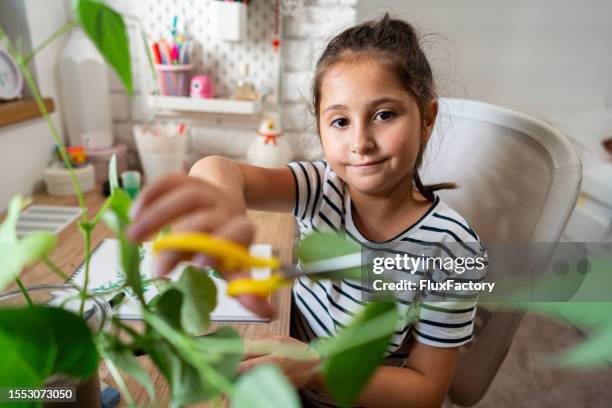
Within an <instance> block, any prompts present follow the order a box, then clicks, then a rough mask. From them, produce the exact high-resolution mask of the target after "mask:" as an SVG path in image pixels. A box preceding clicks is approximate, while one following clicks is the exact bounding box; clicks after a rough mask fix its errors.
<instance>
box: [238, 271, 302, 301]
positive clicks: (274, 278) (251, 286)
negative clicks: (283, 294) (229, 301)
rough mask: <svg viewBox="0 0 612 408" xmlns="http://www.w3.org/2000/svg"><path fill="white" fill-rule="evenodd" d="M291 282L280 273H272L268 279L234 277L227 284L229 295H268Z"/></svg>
mask: <svg viewBox="0 0 612 408" xmlns="http://www.w3.org/2000/svg"><path fill="white" fill-rule="evenodd" d="M290 282H291V281H290V280H287V279H285V277H283V275H281V274H279V273H275V274H272V275H270V277H269V278H266V279H258V280H254V279H250V278H240V279H234V280H233V281H231V282H229V283H228V284H227V294H228V295H229V296H239V295H260V296H262V297H267V296H268V295H269V294H270V293H271V292H273V291H275V290H276V289H278V288H280V287H281V286H283V285H285V284H288V283H290Z"/></svg>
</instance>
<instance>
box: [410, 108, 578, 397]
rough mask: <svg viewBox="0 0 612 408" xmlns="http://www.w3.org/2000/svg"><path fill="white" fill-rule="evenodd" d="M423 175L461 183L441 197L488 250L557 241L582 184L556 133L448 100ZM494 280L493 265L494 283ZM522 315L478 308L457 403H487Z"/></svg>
mask: <svg viewBox="0 0 612 408" xmlns="http://www.w3.org/2000/svg"><path fill="white" fill-rule="evenodd" d="M421 172H422V178H423V180H424V184H430V183H436V182H455V183H457V184H458V188H457V189H455V190H444V191H441V192H439V194H440V196H441V197H442V199H443V200H445V201H446V202H447V203H449V204H450V205H451V206H452V207H453V208H455V209H456V210H457V211H458V212H459V213H460V214H461V215H462V216H463V217H464V218H465V219H466V220H467V221H468V222H469V224H470V225H471V226H472V227H473V228H474V229H475V231H476V232H477V233H478V234H479V235H480V237H481V238H482V239H483V240H484V242H485V243H486V242H496V243H512V242H515V243H516V242H523V243H526V242H558V241H559V239H560V237H561V233H562V232H563V229H564V228H565V225H566V223H567V220H568V218H569V216H570V214H571V212H572V209H573V208H574V205H575V203H576V199H577V197H578V193H579V191H580V183H581V179H582V166H581V163H580V160H579V158H578V156H577V154H576V152H575V151H574V149H573V147H572V145H571V144H570V143H569V142H568V141H567V139H566V138H565V137H564V136H563V135H562V134H561V133H560V132H559V131H558V130H556V129H555V128H553V127H552V126H549V125H548V124H546V123H544V122H542V121H539V120H536V119H534V118H531V117H529V116H527V115H523V114H520V113H518V112H514V111H511V110H508V109H504V108H501V107H498V106H494V105H491V104H487V103H482V102H476V101H469V100H459V99H446V98H441V100H440V113H439V120H438V122H437V123H436V128H435V130H434V134H433V135H432V139H431V141H430V145H429V146H428V150H427V153H426V156H425V161H424V166H423V169H422V171H421ZM495 273H496V268H495V265H490V267H489V271H488V274H489V276H491V277H494V276H495ZM498 273H499V271H498ZM523 314H524V313H523V312H521V311H498V310H489V309H487V308H486V307H479V308H478V312H477V319H476V322H480V324H479V323H477V327H476V329H475V338H474V340H473V341H472V342H471V343H470V345H469V346H467V347H465V348H464V349H463V350H461V353H460V357H459V361H458V364H457V368H456V372H455V376H454V379H453V383H452V385H451V388H450V392H449V396H450V399H451V400H452V402H453V403H454V404H458V405H462V406H471V405H474V404H476V403H477V402H478V401H479V400H480V399H481V398H482V396H483V395H484V393H485V392H486V390H487V389H488V387H489V385H490V384H491V381H492V380H493V378H494V377H495V374H496V373H497V370H498V369H499V366H500V365H501V363H502V362H503V360H504V358H505V356H506V354H507V352H508V350H509V348H510V344H511V342H512V339H513V337H514V334H515V332H516V330H517V328H518V325H519V323H520V321H521V319H522V317H523Z"/></svg>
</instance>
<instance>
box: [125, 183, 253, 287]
mask: <svg viewBox="0 0 612 408" xmlns="http://www.w3.org/2000/svg"><path fill="white" fill-rule="evenodd" d="M235 201H236V200H232V197H227V196H226V194H225V193H224V192H223V191H221V190H220V189H219V188H218V187H216V186H214V185H212V184H211V183H208V182H206V181H204V180H201V179H199V178H196V177H189V176H187V175H186V174H183V173H177V174H171V175H168V176H165V177H162V178H161V179H160V180H158V181H156V182H155V183H153V184H152V185H150V186H148V187H147V188H145V189H144V190H143V191H142V193H141V194H140V196H139V197H138V199H137V200H136V202H135V203H134V205H133V206H132V209H131V215H132V225H131V227H130V229H129V230H128V237H129V238H130V240H132V241H134V242H138V241H142V240H144V239H145V238H146V237H148V236H150V235H151V234H153V233H155V232H157V231H158V230H159V229H161V228H162V227H163V226H165V225H168V224H171V223H172V224H173V226H172V229H173V231H176V232H208V233H212V234H215V235H217V234H216V232H218V230H219V229H220V228H221V227H223V226H224V225H225V224H227V222H228V221H230V220H231V219H233V218H234V217H236V216H244V214H245V213H246V210H245V208H244V206H241V205H239V204H237V203H235ZM251 235H252V234H251ZM240 243H242V244H244V245H248V244H250V243H251V239H242V240H241V241H240ZM192 256H193V258H194V261H195V262H196V263H197V264H199V265H201V266H205V265H208V264H209V263H210V261H211V260H210V259H209V258H205V257H204V258H203V257H202V256H201V255H197V254H192V255H189V256H186V255H185V253H182V252H173V251H164V252H163V253H162V254H160V256H159V257H158V259H157V262H156V264H155V269H154V274H155V275H157V276H163V275H166V274H167V273H168V272H170V271H171V270H172V268H174V266H176V264H177V263H178V262H180V261H181V260H184V259H189V258H192Z"/></svg>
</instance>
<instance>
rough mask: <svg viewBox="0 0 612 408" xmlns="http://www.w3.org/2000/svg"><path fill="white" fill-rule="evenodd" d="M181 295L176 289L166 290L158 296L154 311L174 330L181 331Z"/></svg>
mask: <svg viewBox="0 0 612 408" xmlns="http://www.w3.org/2000/svg"><path fill="white" fill-rule="evenodd" d="M182 304H183V294H182V292H181V291H179V290H178V289H174V288H171V289H168V290H166V291H165V292H164V293H162V294H161V295H160V296H159V299H158V300H157V303H156V304H155V311H157V312H158V314H159V315H160V316H161V317H163V318H164V320H165V321H166V322H167V323H168V324H169V325H170V326H172V327H173V328H174V329H177V330H181V306H182Z"/></svg>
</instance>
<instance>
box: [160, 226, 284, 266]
mask: <svg viewBox="0 0 612 408" xmlns="http://www.w3.org/2000/svg"><path fill="white" fill-rule="evenodd" d="M163 250H174V251H185V252H203V253H206V254H208V255H211V256H213V257H215V258H217V260H218V261H219V268H220V269H221V270H229V271H231V270H236V269H246V268H250V267H263V268H271V269H272V270H276V269H278V268H279V267H280V261H279V260H278V259H277V258H275V257H272V258H270V259H266V258H259V257H255V256H251V255H250V254H249V251H248V250H247V249H246V248H244V247H243V246H241V245H239V244H237V243H235V242H233V241H230V240H227V239H223V238H217V237H213V236H212V235H209V234H205V233H193V232H188V233H174V234H167V235H165V236H163V237H162V238H159V239H157V240H156V241H154V242H153V251H154V252H159V251H163Z"/></svg>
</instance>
